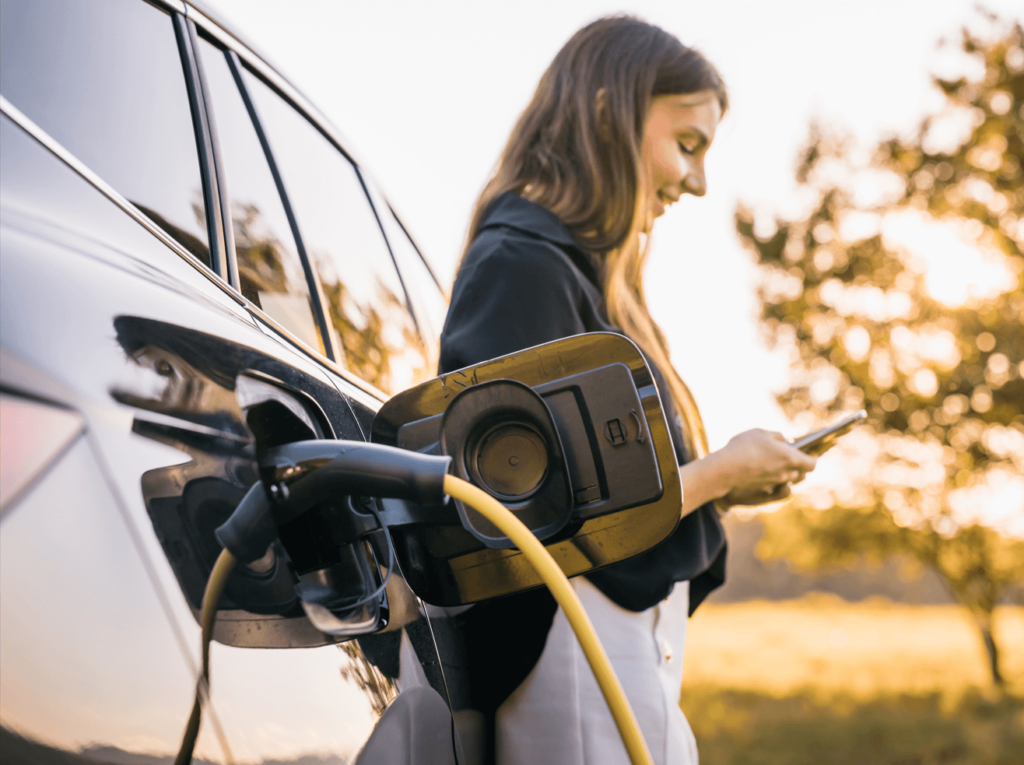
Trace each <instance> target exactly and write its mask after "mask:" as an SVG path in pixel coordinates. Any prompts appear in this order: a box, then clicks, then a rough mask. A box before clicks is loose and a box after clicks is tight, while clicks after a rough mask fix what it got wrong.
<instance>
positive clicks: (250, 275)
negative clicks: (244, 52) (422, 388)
mask: <svg viewBox="0 0 1024 765" xmlns="http://www.w3.org/2000/svg"><path fill="white" fill-rule="evenodd" d="M0 9H2V20H0V27H2V29H3V45H2V49H3V63H2V67H0V68H2V77H3V80H2V86H0V94H2V96H3V103H2V106H3V114H4V116H3V117H2V118H0V119H2V124H0V129H2V131H3V138H2V141H0V150H2V151H3V160H2V163H3V167H4V173H3V176H2V227H0V235H2V240H0V241H2V245H0V251H2V260H3V279H2V282H0V283H2V298H0V310H2V320H0V325H2V326H0V332H2V334H0V347H2V350H3V363H2V378H0V384H2V395H3V398H2V402H3V415H2V416H3V421H4V428H3V439H4V443H3V455H4V458H3V465H4V477H3V485H4V497H3V500H2V515H0V524H2V525H0V544H2V546H3V551H2V554H0V565H2V567H3V572H2V577H0V587H2V595H0V607H2V609H3V614H2V618H0V624H2V641H3V650H2V651H0V665H2V667H0V730H2V735H3V737H4V749H5V753H7V754H8V756H17V755H20V756H21V757H23V758H24V759H36V758H38V757H41V756H50V754H52V750H54V749H57V750H61V751H62V752H63V753H64V754H65V755H67V756H70V757H74V758H85V759H102V760H104V761H107V762H127V761H133V762H135V761H137V757H138V755H139V754H140V753H145V754H149V755H156V756H158V757H164V756H170V755H173V754H174V752H175V751H176V748H177V742H178V738H179V737H180V735H181V731H182V729H183V726H184V720H185V717H186V716H187V712H188V707H189V705H190V700H191V696H192V694H193V692H194V688H195V682H196V672H197V667H198V665H199V660H198V647H199V630H198V626H197V624H196V620H195V618H196V614H197V609H198V605H199V604H198V602H197V599H198V598H199V597H201V586H202V583H203V580H204V577H205V576H206V575H207V574H208V569H209V563H210V560H209V558H210V555H211V554H215V550H211V548H210V536H209V532H210V531H211V530H212V528H213V526H215V525H217V523H219V522H220V520H222V519H223V518H224V517H225V514H226V513H228V512H230V509H231V507H233V503H235V502H237V501H238V498H239V497H240V493H241V492H243V491H244V490H245V487H247V486H248V485H249V484H251V483H252V482H253V481H254V480H255V478H256V472H255V453H256V449H258V448H260V445H261V439H262V442H264V443H269V442H277V443H280V442H282V441H285V440H295V439H299V438H316V437H339V438H357V437H361V435H362V429H361V427H360V424H359V422H358V420H357V418H356V417H355V415H354V413H353V410H352V407H351V406H350V403H349V400H348V399H347V398H346V396H344V395H342V394H341V392H340V391H339V388H338V385H337V384H336V382H335V380H334V379H333V377H332V374H333V373H328V372H327V371H325V369H324V367H323V365H322V364H319V363H317V361H316V358H317V354H318V353H323V354H325V355H328V356H329V355H330V354H331V353H332V347H331V345H330V342H331V340H330V338H329V335H326V334H325V332H324V328H325V322H324V319H323V316H322V313H318V311H321V312H322V311H323V303H322V302H320V299H319V295H318V294H317V290H318V282H316V281H315V280H314V276H313V272H312V271H311V270H310V269H309V268H308V266H307V263H306V261H305V260H304V259H303V258H302V257H301V255H302V253H301V252H300V251H299V250H298V247H297V246H296V244H295V243H294V240H295V239H296V238H297V237H296V235H295V232H294V230H293V229H294V226H293V225H292V223H291V222H290V221H288V215H287V210H285V211H284V212H285V215H284V217H285V222H284V224H282V223H281V220H280V212H281V210H280V207H279V206H281V205H282V204H283V202H282V199H281V197H280V195H279V190H280V189H279V188H278V185H279V184H276V183H273V177H271V181H272V183H271V184H266V183H265V182H264V181H265V178H264V179H262V180H261V179H259V178H257V179H256V180H255V181H253V182H252V183H251V184H247V183H246V182H245V180H246V179H245V178H244V177H238V179H237V182H236V178H235V176H232V175H231V174H230V172H229V165H230V163H229V162H227V161H225V158H223V157H222V156H221V155H220V152H219V149H220V148H221V147H222V146H223V144H222V143H219V142H218V140H217V136H218V134H217V133H216V132H215V128H216V125H217V124H220V125H221V126H222V129H226V128H227V125H228V122H229V121H228V119H227V118H222V120H221V121H220V122H219V123H218V122H215V120H216V119H217V117H218V116H219V115H217V114H216V111H217V107H216V106H211V105H210V104H209V103H208V99H210V98H212V97H213V95H214V91H215V88H214V87H213V86H212V85H211V84H210V83H206V82H204V80H203V79H202V78H201V77H200V67H201V66H202V61H203V54H202V52H200V51H198V50H197V48H198V46H197V44H196V40H197V37H196V33H195V29H194V27H192V26H191V24H190V23H189V22H188V21H187V20H186V19H185V18H184V17H183V16H181V15H179V14H177V13H176V12H175V11H174V10H173V9H166V8H163V7H157V6H153V5H150V4H148V3H144V2H142V1H141V0H116V2H103V3H87V2H84V0H80V1H79V0H76V1H75V2H64V3H61V4H60V5H59V7H57V6H54V7H52V8H51V7H49V6H48V4H47V3H42V2H40V3H36V2H32V3H28V2H15V1H14V0H4V3H3V5H2V6H0ZM222 53H223V51H222ZM211 60H212V59H211ZM250 129H253V125H252V124H251V123H250ZM258 139H259V136H257V146H259V142H258ZM259 148H260V149H261V151H262V150H263V148H264V147H262V146H259ZM250 158H251V159H252V160H253V162H254V163H255V164H254V166H255V167H260V165H259V164H258V162H260V161H262V162H263V163H264V166H266V162H267V154H266V152H264V155H263V156H262V157H261V156H260V155H259V154H258V153H254V154H250ZM255 172H256V171H255V170H254V171H253V173H255ZM270 175H271V176H273V173H270ZM232 184H235V185H234V186H232ZM260 184H263V185H260ZM236 192H237V193H236ZM250 192H251V193H250ZM275 195H277V196H276V201H275ZM232 197H234V198H235V199H238V200H240V201H242V202H245V203H247V204H249V207H248V208H247V209H243V210H242V212H241V216H242V218H241V222H245V223H246V224H247V225H248V226H249V228H248V229H245V230H242V229H239V231H238V233H239V236H237V237H235V236H234V234H235V233H236V231H235V230H234V226H235V223H236V217H235V213H234V210H233V209H232V208H231V207H230V202H229V200H231V199H232ZM256 213H260V214H262V215H263V216H264V217H263V218H262V219H260V218H259V217H258V216H257V215H256ZM246 215H248V216H249V217H248V218H245V217H244V216H246ZM275 216H277V217H275ZM268 232H269V233H268ZM289 232H291V236H292V239H291V240H289V238H288V237H289ZM243 234H244V235H245V236H247V237H248V238H243V236H242V235H243ZM261 237H262V238H261ZM289 247H291V248H292V249H291V251H290V253H289ZM240 249H241V250H245V249H247V250H248V252H247V253H245V254H243V256H242V257H239V252H240ZM290 254H294V255H296V256H298V257H297V258H291V259H290V260H288V258H289V257H290ZM261 258H262V260H261ZM239 264H241V265H239ZM244 268H251V269H252V270H251V272H246V271H244V270H243V269H244ZM303 285H305V290H304V289H303ZM247 293H248V294H247ZM254 298H255V299H254ZM325 338H327V339H325ZM364 404H365V402H364ZM12 423H13V424H12ZM11 455H16V456H17V457H18V459H13V458H12V456H11ZM9 489H10V491H9ZM278 552H279V551H278ZM286 573H287V571H286V569H285V567H284V566H283V564H282V561H281V558H280V555H279V554H275V550H273V549H271V550H268V554H267V556H265V558H264V559H262V560H260V561H257V562H256V563H254V564H253V565H252V566H250V567H248V569H247V570H244V571H242V572H241V577H236V578H237V581H236V582H235V583H234V586H233V587H229V589H228V592H227V595H226V598H227V601H226V602H227V606H228V607H226V608H225V609H224V613H222V619H221V620H220V622H219V623H220V627H219V628H218V633H217V637H218V640H220V641H221V642H219V643H217V644H215V647H214V649H213V653H212V663H213V677H214V681H213V692H212V696H211V701H210V703H209V704H208V705H207V714H206V720H207V722H206V724H204V726H203V729H202V733H201V737H200V741H199V745H198V748H197V750H196V754H197V756H198V757H201V758H203V759H206V760H209V761H213V762H230V761H234V760H235V759H239V760H246V761H261V760H266V759H277V760H284V761H287V760H294V759H298V758H300V757H302V756H306V755H309V754H311V753H316V754H318V756H325V757H326V758H327V760H331V759H332V758H333V760H335V761H338V762H343V761H348V760H351V759H352V758H354V757H356V755H357V753H358V752H359V751H360V750H362V755H361V756H360V761H367V762H372V761H390V759H389V758H390V757H391V755H392V754H394V749H393V747H392V748H391V749H390V750H389V749H388V742H390V741H391V740H392V739H395V740H397V741H398V743H399V744H403V743H404V745H405V746H406V748H407V750H408V751H409V752H422V753H424V754H423V755H422V761H451V760H452V758H453V756H454V752H453V744H452V738H451V732H450V727H451V726H450V715H448V711H447V710H448V707H447V704H446V700H445V699H444V697H443V696H442V694H441V693H439V692H438V689H441V690H443V681H442V680H440V679H439V673H438V672H437V671H436V666H437V662H436V657H434V658H433V659H431V656H430V651H431V650H432V649H431V646H432V638H430V631H429V623H428V622H427V621H426V619H425V618H424V617H423V615H422V609H421V608H420V606H419V603H418V601H416V599H415V598H414V597H413V596H411V594H410V593H408V592H407V590H406V591H403V590H402V587H401V581H400V579H399V578H398V577H393V582H392V583H389V587H388V596H389V597H388V603H389V606H390V612H391V613H392V614H394V616H395V618H393V619H392V621H391V624H392V625H395V627H394V628H393V629H392V630H391V632H384V633H381V634H380V635H379V636H376V640H374V639H373V638H369V637H368V638H367V639H366V641H365V644H364V642H363V641H360V642H353V641H347V642H343V643H342V648H341V649H339V648H338V647H337V645H336V644H335V643H336V642H337V640H335V639H332V638H328V637H326V636H325V635H323V634H322V633H321V632H320V631H318V630H317V629H315V628H314V627H313V625H312V623H311V622H310V620H309V618H308V617H307V616H306V614H305V613H304V612H303V611H302V610H301V608H297V607H296V604H295V603H294V602H293V601H294V598H293V595H292V593H291V591H290V590H289V588H288V587H287V586H285V585H286V584H287V583H288V582H287V577H286V576H285V574H286ZM403 609H404V611H403ZM403 613H404V616H403V617H402V618H401V619H399V618H397V617H399V616H401V615H402V614H403ZM415 625H418V626H415ZM269 645H275V646H281V647H284V646H303V647H302V648H299V649H297V650H285V651H277V650H275V651H267V650H253V647H256V646H269ZM368 656H371V657H373V658H374V659H375V660H376V661H375V662H371V661H370V660H368V658H367V657H368ZM423 657H426V662H424V660H423ZM424 663H426V665H427V668H426V669H424ZM431 666H433V667H434V669H431ZM382 667H383V669H382ZM396 696H397V697H398V698H399V699H402V697H403V696H404V697H405V698H404V700H403V701H402V703H401V704H396V703H395V702H394V701H393V699H394V698H395V697H396ZM403 715H404V717H403ZM445 715H448V717H447V720H448V722H447V723H445V719H446V718H445ZM410 719H411V720H414V721H415V720H426V721H430V722H432V724H430V725H428V726H426V727H423V726H421V727H419V728H418V727H416V726H415V725H409V724H404V725H403V720H404V721H405V722H406V723H408V721H409V720H410ZM438 721H440V722H438ZM375 726H376V727H377V728H378V729H381V730H384V729H388V728H392V727H397V729H398V732H399V733H400V734H402V735H398V736H397V737H396V736H394V735H384V733H383V732H382V733H381V734H376V733H373V731H374V727H375ZM409 731H413V732H414V733H418V734H419V735H420V736H421V738H420V739H419V740H418V742H412V743H413V744H418V745H416V746H413V745H412V744H411V743H410V740H409V736H408V733H409ZM424 731H429V734H430V735H426V734H425V733H424ZM384 732H387V731H384ZM393 733H394V731H391V734H393ZM403 735H404V736H405V738H404V739H403V738H402V736H403ZM382 747H383V748H382ZM410 747H411V748H410ZM48 751H49V752H50V754H47V752H48ZM382 758H383V759H382ZM410 761H412V760H410ZM415 761H419V760H415Z"/></svg>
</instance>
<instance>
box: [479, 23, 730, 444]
mask: <svg viewBox="0 0 1024 765" xmlns="http://www.w3.org/2000/svg"><path fill="white" fill-rule="evenodd" d="M702 90H710V91H712V92H714V93H715V94H716V95H717V97H718V100H719V103H720V104H721V107H722V111H723V112H724V111H725V109H726V107H727V105H728V100H727V96H726V92H725V87H724V85H723V84H722V80H721V77H719V75H718V72H717V71H716V70H715V68H714V67H713V66H712V65H711V64H710V63H709V62H708V61H707V60H706V59H705V58H704V57H703V56H702V55H701V54H700V53H698V52H697V51H695V50H694V49H692V48H687V47H686V46H684V45H683V44H682V43H680V42H679V40H677V39H676V38H675V37H673V36H672V35H670V34H668V33H667V32H665V31H664V30H662V29H660V28H659V27H656V26H653V25H651V24H648V23H646V22H643V21H640V20H639V19H636V18H633V17H629V16H612V17H608V18H603V19H598V20H597V21H595V22H593V23H591V24H588V25H587V26H585V27H584V28H583V29H581V30H580V31H579V32H577V33H576V34H575V35H573V36H572V38H571V39H570V40H569V42H567V43H566V44H565V46H564V47H563V48H562V50H561V51H559V52H558V55H557V56H555V59H554V61H552V62H551V66H550V67H548V70H547V71H546V72H545V73H544V76H543V77H541V80H540V84H539V85H538V86H537V91H536V93H534V96H533V99H532V100H531V102H530V104H529V106H527V107H526V110H525V111H524V112H523V114H522V116H521V117H520V118H519V121H518V122H517V123H516V126H515V128H514V129H513V130H512V135H511V136H510V137H509V140H508V144H507V145H506V146H505V149H504V151H503V152H502V155H501V159H500V160H499V161H498V166H497V169H496V170H495V172H494V175H493V176H492V177H491V179H490V181H489V182H488V183H487V185H486V186H485V187H484V190H483V192H482V193H481V194H480V197H479V198H478V199H477V202H476V206H475V208H474V211H473V217H472V220H471V222H470V227H469V233H468V237H467V249H468V248H469V245H470V244H471V243H472V241H473V239H474V238H475V237H476V234H477V232H478V230H479V227H480V223H481V221H482V220H483V218H484V215H485V213H486V212H487V209H488V208H489V207H490V205H491V203H492V202H493V201H494V200H495V199H496V198H497V197H498V196H500V195H501V194H504V193H506V192H511V193H514V194H518V195H520V196H522V197H524V198H525V199H528V200H530V201H531V202H536V203H537V204H539V205H542V206H543V207H546V208H547V209H548V210H550V211H551V212H553V213H554V214H555V215H557V216H558V217H559V219H560V220H561V221H562V222H563V223H564V224H565V225H566V226H567V227H568V229H569V231H570V232H571V233H572V235H573V238H574V239H575V240H576V241H577V243H579V245H580V246H581V247H583V248H584V249H586V250H588V251H589V252H591V253H594V254H595V255H597V256H599V257H600V259H601V261H602V264H603V267H602V280H603V290H604V296H605V302H606V304H607V308H608V318H609V319H610V320H611V322H612V323H613V324H615V325H616V326H618V327H619V328H621V329H622V331H623V332H624V333H625V334H626V336H627V337H629V338H630V339H631V340H633V341H634V342H635V343H636V344H637V345H638V346H640V348H641V349H642V350H643V351H644V353H646V354H647V356H648V357H649V358H650V359H651V361H653V362H654V363H655V364H656V365H657V366H658V368H659V369H661V370H662V374H663V375H664V377H665V379H666V381H667V382H668V386H669V388H670V392H671V395H672V399H673V400H674V401H675V403H676V407H677V408H678V410H679V412H680V415H681V416H682V418H683V420H684V424H685V427H684V428H683V431H684V438H685V439H686V449H687V452H688V454H689V455H690V457H691V458H696V459H699V458H701V457H703V456H705V455H706V454H707V452H708V445H707V437H706V435H705V433H704V425H703V423H702V421H701V418H700V413H699V412H698V410H697V405H696V403H695V402H694V399H693V396H692V394H691V393H690V390H689V388H687V387H686V385H685V383H683V381H682V378H680V377H679V375H678V374H677V373H676V371H675V369H674V368H673V367H672V364H671V362H670V361H669V353H668V346H667V345H666V343H665V338H664V335H663V334H662V333H661V330H660V329H659V328H658V326H657V325H656V324H655V323H654V320H653V319H652V318H651V315H650V312H649V311H648V310H647V303H646V301H645V299H644V291H643V279H642V276H643V265H644V261H645V260H646V256H647V243H646V240H647V237H646V232H647V231H648V229H649V227H650V220H649V219H648V213H647V210H649V209H650V208H649V201H648V200H647V199H645V198H644V194H643V191H642V189H643V183H642V179H641V172H642V164H641V158H640V148H641V142H642V139H643V132H644V124H645V122H646V120H647V114H648V112H649V111H650V107H651V101H652V99H653V98H654V97H655V96H660V95H675V94H685V93H696V92H698V91H702Z"/></svg>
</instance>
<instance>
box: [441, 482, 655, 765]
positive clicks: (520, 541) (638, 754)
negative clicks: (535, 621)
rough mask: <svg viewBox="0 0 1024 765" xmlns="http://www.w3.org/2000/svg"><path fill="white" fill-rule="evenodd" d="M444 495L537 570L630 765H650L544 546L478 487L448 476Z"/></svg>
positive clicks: (601, 655) (604, 658) (607, 666)
mask: <svg viewBox="0 0 1024 765" xmlns="http://www.w3.org/2000/svg"><path fill="white" fill-rule="evenodd" d="M444 490H445V493H447V494H450V495H451V496H453V497H455V499H458V500H461V501H463V502H465V503H466V504H467V505H470V506H471V507H472V508H473V509H474V510H476V511H477V512H478V513H480V514H481V515H482V516H484V517H485V518H486V519H487V520H489V521H490V522H491V523H493V524H494V525H495V526H497V527H498V528H499V529H501V531H502V533H503V534H505V536H507V537H508V538H509V539H511V540H512V542H513V543H514V544H515V546H516V547H518V548H519V550H520V552H522V553H523V555H525V556H526V558H527V560H529V561H530V563H531V564H533V567H534V568H535V569H537V573H538V574H539V575H540V577H541V579H543V580H544V584H546V585H547V586H548V589H549V590H551V594H552V595H553V596H554V598H555V600H556V601H558V605H560V606H561V607H562V610H563V611H564V612H565V615H566V617H567V618H568V619H569V624H570V625H571V626H572V629H573V631H574V632H575V633H576V638H577V639H578V640H579V641H580V646H582V648H583V653H584V655H585V656H586V657H587V661H588V662H590V668H591V669H592V670H593V671H594V677H596V678H597V684H598V685H599V686H601V693H603V694H604V697H605V700H606V701H607V702H608V706H609V708H610V709H611V711H612V717H614V718H615V724H616V726H618V728H619V735H620V736H621V737H622V743H624V744H625V745H626V752H627V753H628V754H629V760H630V762H631V763H633V765H652V760H651V753H650V752H649V751H648V750H647V744H646V742H645V741H644V737H643V734H642V733H640V726H639V725H638V724H637V721H636V716H635V715H634V714H633V708H632V707H631V706H630V705H629V701H628V700H627V699H626V694H625V693H623V691H622V685H621V684H620V683H619V678H618V677H616V675H615V670H613V669H612V665H611V662H609V661H608V654H606V653H605V652H604V646H602V645H601V641H600V640H599V639H598V637H597V634H596V633H595V632H594V625H592V624H591V623H590V618H589V617H588V616H587V612H586V611H584V610H583V604H582V603H580V599H579V597H578V596H577V595H576V591H575V590H574V589H573V588H572V585H571V584H569V580H568V579H567V578H566V576H565V574H564V573H563V572H562V569H560V568H559V567H558V564H557V563H555V559H554V558H552V557H551V554H550V553H549V552H548V551H547V550H545V549H544V545H542V544H541V543H540V541H539V540H538V539H537V537H535V536H534V535H533V534H532V533H531V532H530V530H529V529H528V528H526V526H525V525H524V524H523V522H522V521H520V520H519V519H518V518H516V517H515V516H514V515H513V514H512V512H511V511H510V510H509V509H508V508H506V507H505V506H504V505H502V504H501V503H500V502H498V501H497V500H496V499H494V498H493V497H492V496H491V495H490V494H487V493H486V492H484V491H482V490H480V489H478V488H477V487H476V486H474V485H473V484H471V483H468V482H466V481H463V480H462V479H461V478H457V477H455V476H453V475H447V476H445V478H444Z"/></svg>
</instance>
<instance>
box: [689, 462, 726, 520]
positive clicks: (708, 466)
mask: <svg viewBox="0 0 1024 765" xmlns="http://www.w3.org/2000/svg"><path fill="white" fill-rule="evenodd" d="M679 478H680V479H681V480H682V482H683V510H682V514H683V515H687V514H688V513H692V512H693V511H694V510H696V509H697V508H698V507H700V506H701V505H703V504H704V503H706V502H711V501H712V500H715V499H721V498H722V497H724V496H725V495H726V494H728V493H729V491H730V490H731V489H732V481H731V479H730V470H729V467H728V465H727V461H726V460H723V459H722V456H721V452H712V453H711V454H709V455H708V456H707V457H704V458H703V459H699V460H694V461H693V462H687V463H686V464H685V465H682V466H680V468H679Z"/></svg>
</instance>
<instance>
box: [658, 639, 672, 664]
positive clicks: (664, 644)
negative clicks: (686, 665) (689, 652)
mask: <svg viewBox="0 0 1024 765" xmlns="http://www.w3.org/2000/svg"><path fill="white" fill-rule="evenodd" d="M661 655H662V656H664V657H665V661H668V662H671V661H672V644H671V643H669V642H668V641H667V640H662V641H661Z"/></svg>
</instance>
